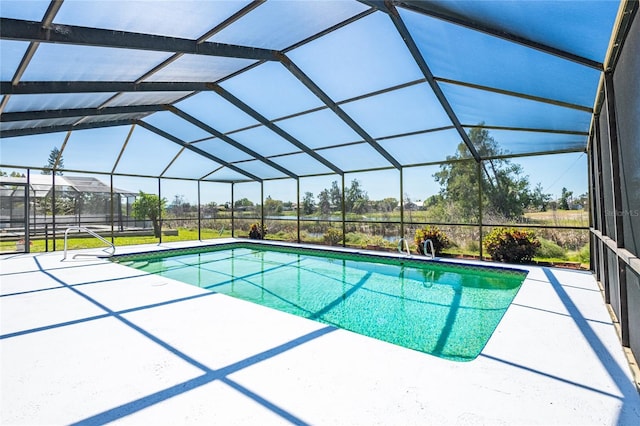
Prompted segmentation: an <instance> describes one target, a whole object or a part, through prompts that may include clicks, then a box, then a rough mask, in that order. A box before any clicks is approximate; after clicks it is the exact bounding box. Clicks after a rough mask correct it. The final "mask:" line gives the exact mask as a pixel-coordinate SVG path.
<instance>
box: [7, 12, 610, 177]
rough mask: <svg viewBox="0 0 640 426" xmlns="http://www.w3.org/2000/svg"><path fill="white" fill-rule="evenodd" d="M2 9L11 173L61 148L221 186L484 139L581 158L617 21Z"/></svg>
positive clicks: (439, 150) (107, 164) (105, 165)
mask: <svg viewBox="0 0 640 426" xmlns="http://www.w3.org/2000/svg"><path fill="white" fill-rule="evenodd" d="M0 4H1V9H0V14H1V17H2V21H1V23H0V24H1V25H0V28H1V29H0V36H1V39H0V49H1V55H2V57H1V60H2V69H1V76H0V77H1V80H2V82H1V83H0V84H1V90H2V95H3V97H2V103H1V104H0V111H1V112H2V115H1V116H0V117H1V118H0V120H1V123H0V135H1V137H2V139H1V141H0V143H1V145H0V147H1V149H2V160H1V163H2V164H3V165H11V166H24V167H27V166H31V167H42V165H43V164H45V163H46V158H47V155H48V154H49V151H50V150H51V148H52V147H53V146H58V147H60V146H62V147H63V153H65V155H66V153H67V152H68V153H69V157H71V158H70V160H69V159H68V161H67V165H68V164H69V163H70V162H71V163H73V168H74V169H75V170H77V171H92V170H94V171H96V169H95V168H93V167H94V164H95V167H98V169H99V171H103V172H111V173H121V174H133V175H140V176H166V177H183V178H189V179H207V180H221V181H242V180H258V181H260V180H264V179H273V178H282V177H291V178H296V177H299V176H309V175H319V174H327V173H339V174H340V173H344V172H350V171H358V170H369V169H382V168H400V167H404V166H410V165H416V164H429V163H435V162H440V161H444V160H445V159H446V158H447V156H449V155H453V154H454V153H455V152H456V150H457V146H458V144H459V143H461V142H464V143H465V144H466V146H467V149H468V151H469V156H473V157H475V158H476V160H479V159H480V154H479V153H478V152H477V151H476V149H475V147H474V146H473V143H472V142H471V141H470V140H469V138H468V137H467V132H468V131H469V129H470V128H472V127H477V126H484V127H486V128H488V129H490V131H491V132H492V135H493V137H494V139H495V140H496V141H497V142H498V143H499V146H500V149H501V151H502V152H501V153H502V154H505V155H521V154H525V155H526V154H534V153H549V152H570V151H581V150H584V149H585V148H586V146H587V137H588V132H589V126H590V122H591V117H592V109H593V106H594V102H595V98H596V94H597V89H598V83H599V79H600V75H601V72H602V71H603V65H602V64H603V63H604V61H605V55H606V53H607V48H608V45H609V40H610V37H611V32H612V28H613V25H614V21H615V18H616V14H617V12H618V7H619V3H618V2H616V1H542V2H541V1H527V0H523V1H511V0H509V1H454V0H450V1H433V2H426V1H388V2H381V1H346V0H344V1H339V0H332V1H326V0H320V1H271V0H269V1H215V2H214V1H211V2H208V1H106V0H105V1H99V0H98V1H69V0H67V1H53V2H47V1H29V2H24V1H7V0H2V2H1V3H0ZM97 129H100V131H98V130H97ZM69 132H71V133H69ZM67 142H68V143H67ZM67 150H68V151H67ZM141 159H144V161H140V160H141Z"/></svg>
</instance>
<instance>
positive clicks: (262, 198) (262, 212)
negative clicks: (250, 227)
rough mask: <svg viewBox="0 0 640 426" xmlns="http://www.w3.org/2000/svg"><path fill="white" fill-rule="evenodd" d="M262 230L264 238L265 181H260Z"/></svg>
mask: <svg viewBox="0 0 640 426" xmlns="http://www.w3.org/2000/svg"><path fill="white" fill-rule="evenodd" d="M260 231H261V232H260V233H261V235H262V239H264V181H260Z"/></svg>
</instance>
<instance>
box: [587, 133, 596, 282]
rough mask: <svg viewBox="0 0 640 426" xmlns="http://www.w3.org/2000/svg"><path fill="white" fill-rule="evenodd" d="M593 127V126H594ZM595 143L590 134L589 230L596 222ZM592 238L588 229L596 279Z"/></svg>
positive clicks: (591, 267) (594, 136) (592, 264)
mask: <svg viewBox="0 0 640 426" xmlns="http://www.w3.org/2000/svg"><path fill="white" fill-rule="evenodd" d="M594 129H595V127H594ZM595 143H596V135H592V138H591V143H590V144H589V145H590V149H589V150H588V152H587V158H588V159H589V164H588V166H589V169H588V173H589V191H588V194H587V196H588V197H589V202H588V204H587V205H588V206H589V230H591V229H596V223H597V220H598V218H597V217H596V213H597V212H596V207H595V199H596V198H595V196H594V194H595V192H596V179H595V167H596V165H595V157H594V155H593V153H594V144H595ZM594 238H595V236H594V235H593V234H592V233H591V231H589V269H590V270H591V272H593V273H594V274H595V276H596V281H597V280H598V268H597V267H596V265H597V264H598V263H597V262H598V256H597V253H596V249H595V244H594Z"/></svg>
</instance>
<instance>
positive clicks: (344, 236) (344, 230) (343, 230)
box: [341, 173, 347, 247]
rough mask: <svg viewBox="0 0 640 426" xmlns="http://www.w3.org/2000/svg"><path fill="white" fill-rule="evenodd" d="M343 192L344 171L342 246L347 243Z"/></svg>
mask: <svg viewBox="0 0 640 426" xmlns="http://www.w3.org/2000/svg"><path fill="white" fill-rule="evenodd" d="M344 196H345V194H344V173H343V174H342V196H341V198H342V247H344V246H346V245H347V224H346V222H345V221H346V220H347V210H346V206H345V203H344V200H345V198H344Z"/></svg>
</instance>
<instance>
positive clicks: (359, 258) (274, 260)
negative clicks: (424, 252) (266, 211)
mask: <svg viewBox="0 0 640 426" xmlns="http://www.w3.org/2000/svg"><path fill="white" fill-rule="evenodd" d="M116 261H118V262H120V263H122V264H125V265H128V266H131V267H134V268H137V269H140V270H143V271H146V272H149V273H153V274H158V275H162V276H165V277H168V278H172V279H175V280H178V281H182V282H185V283H189V284H193V285H196V286H199V287H202V288H205V289H208V290H211V291H214V292H218V293H223V294H226V295H229V296H233V297H237V298H239V299H243V300H247V301H250V302H254V303H258V304H260V305H264V306H268V307H271V308H274V309H278V310H281V311H284V312H289V313H291V314H295V315H298V316H301V317H305V318H310V319H313V320H316V321H320V322H323V323H326V324H331V325H334V326H336V327H339V328H343V329H346V330H350V331H353V332H356V333H360V334H363V335H366V336H370V337H374V338H376V339H380V340H384V341H387V342H390V343H394V344H396V345H401V346H404V347H407V348H410V349H414V350H418V351H421V352H425V353H428V354H432V355H435V356H438V357H441V358H446V359H450V360H455V361H469V360H472V359H474V358H476V357H477V356H478V354H479V353H480V351H482V348H483V347H484V346H485V345H486V343H487V341H488V340H489V338H490V337H491V334H492V333H493V332H494V330H495V328H496V327H497V325H498V323H499V322H500V320H501V319H502V316H503V315H504V313H505V311H506V309H507V308H508V307H509V304H510V303H511V301H512V300H513V298H514V297H515V295H516V293H517V292H518V290H519V288H520V286H521V284H522V282H523V281H524V279H525V277H526V273H525V272H522V271H517V270H512V269H504V270H503V269H498V268H485V267H475V266H473V267H471V266H457V265H455V264H450V263H443V262H421V261H414V260H409V259H403V260H400V261H399V260H397V259H392V258H379V257H374V256H365V255H360V254H353V255H351V254H345V253H337V252H329V251H320V250H317V251H316V250H305V249H302V250H300V249H288V248H283V247H275V248H272V247H263V246H259V245H256V244H246V245H242V244H235V245H233V246H230V247H229V246H227V247H225V246H222V247H217V248H209V249H207V250H206V251H203V249H202V248H200V249H195V250H191V251H189V250H187V251H185V250H181V251H178V252H168V253H167V252H165V253H161V254H159V253H154V254H146V255H135V256H124V257H118V258H116Z"/></svg>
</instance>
